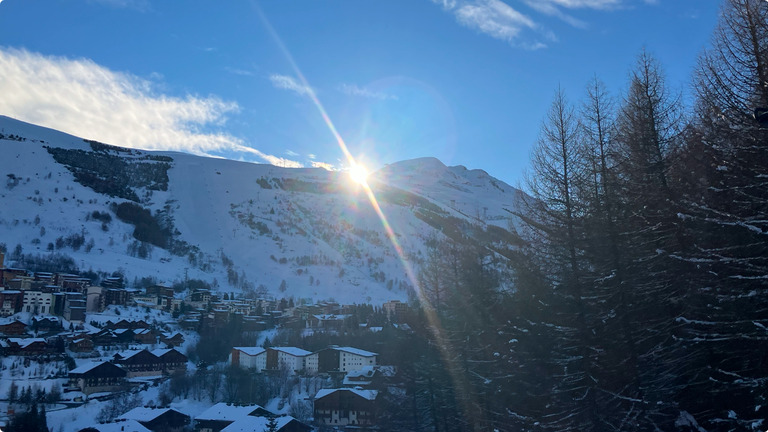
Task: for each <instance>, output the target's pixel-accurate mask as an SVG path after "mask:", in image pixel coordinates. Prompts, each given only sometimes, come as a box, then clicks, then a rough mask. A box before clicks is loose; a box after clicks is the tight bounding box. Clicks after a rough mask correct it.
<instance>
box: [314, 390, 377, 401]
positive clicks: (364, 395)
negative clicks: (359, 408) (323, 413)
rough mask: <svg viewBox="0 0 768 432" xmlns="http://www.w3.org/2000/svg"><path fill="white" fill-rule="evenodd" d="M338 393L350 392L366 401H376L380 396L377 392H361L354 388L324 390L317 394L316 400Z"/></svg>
mask: <svg viewBox="0 0 768 432" xmlns="http://www.w3.org/2000/svg"><path fill="white" fill-rule="evenodd" d="M337 391H350V392H352V393H354V394H356V395H358V396H360V397H362V398H364V399H368V400H374V399H376V396H377V395H378V394H379V392H378V391H376V390H360V389H354V388H339V389H322V390H320V391H318V392H317V395H315V399H320V398H322V397H326V396H328V395H329V394H331V393H335V392H337Z"/></svg>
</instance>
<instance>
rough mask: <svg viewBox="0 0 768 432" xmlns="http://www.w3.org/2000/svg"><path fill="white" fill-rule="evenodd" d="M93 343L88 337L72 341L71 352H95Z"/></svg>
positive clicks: (70, 344)
mask: <svg viewBox="0 0 768 432" xmlns="http://www.w3.org/2000/svg"><path fill="white" fill-rule="evenodd" d="M93 346H94V345H93V341H92V340H91V339H89V338H87V337H81V338H77V339H72V342H70V343H69V350H70V351H72V352H81V353H82V352H91V351H93Z"/></svg>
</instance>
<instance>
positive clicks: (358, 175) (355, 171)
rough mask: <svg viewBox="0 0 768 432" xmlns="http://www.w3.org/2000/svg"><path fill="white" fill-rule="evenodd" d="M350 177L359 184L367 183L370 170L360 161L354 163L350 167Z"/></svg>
mask: <svg viewBox="0 0 768 432" xmlns="http://www.w3.org/2000/svg"><path fill="white" fill-rule="evenodd" d="M349 178H351V179H352V181H353V182H355V183H357V184H360V185H365V184H366V181H367V180H368V170H367V169H366V168H365V167H364V166H362V165H360V164H359V163H354V164H352V167H350V168H349Z"/></svg>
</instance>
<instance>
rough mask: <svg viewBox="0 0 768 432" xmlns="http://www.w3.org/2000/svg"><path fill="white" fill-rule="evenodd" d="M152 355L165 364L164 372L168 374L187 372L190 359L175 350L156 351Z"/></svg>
mask: <svg viewBox="0 0 768 432" xmlns="http://www.w3.org/2000/svg"><path fill="white" fill-rule="evenodd" d="M152 354H154V355H155V356H156V357H157V358H159V359H160V361H161V362H162V364H163V372H164V373H166V374H172V373H174V372H176V371H185V370H187V361H188V360H189V359H188V358H187V356H185V355H184V354H182V353H180V352H179V351H178V350H176V349H174V348H171V349H156V350H154V351H152Z"/></svg>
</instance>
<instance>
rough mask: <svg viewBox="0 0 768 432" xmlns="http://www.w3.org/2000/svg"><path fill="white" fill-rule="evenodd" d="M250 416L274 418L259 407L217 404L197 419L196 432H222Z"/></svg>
mask: <svg viewBox="0 0 768 432" xmlns="http://www.w3.org/2000/svg"><path fill="white" fill-rule="evenodd" d="M248 416H252V417H272V416H274V414H272V413H271V412H270V411H267V410H266V409H264V408H262V407H261V406H259V405H231V404H225V403H217V404H216V405H214V406H212V407H210V408H208V409H207V410H205V411H203V412H202V413H201V414H200V415H198V416H197V417H195V431H196V432H221V430H222V429H224V428H225V427H227V426H229V425H231V424H232V423H234V422H236V421H237V420H241V419H243V418H245V417H248Z"/></svg>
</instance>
